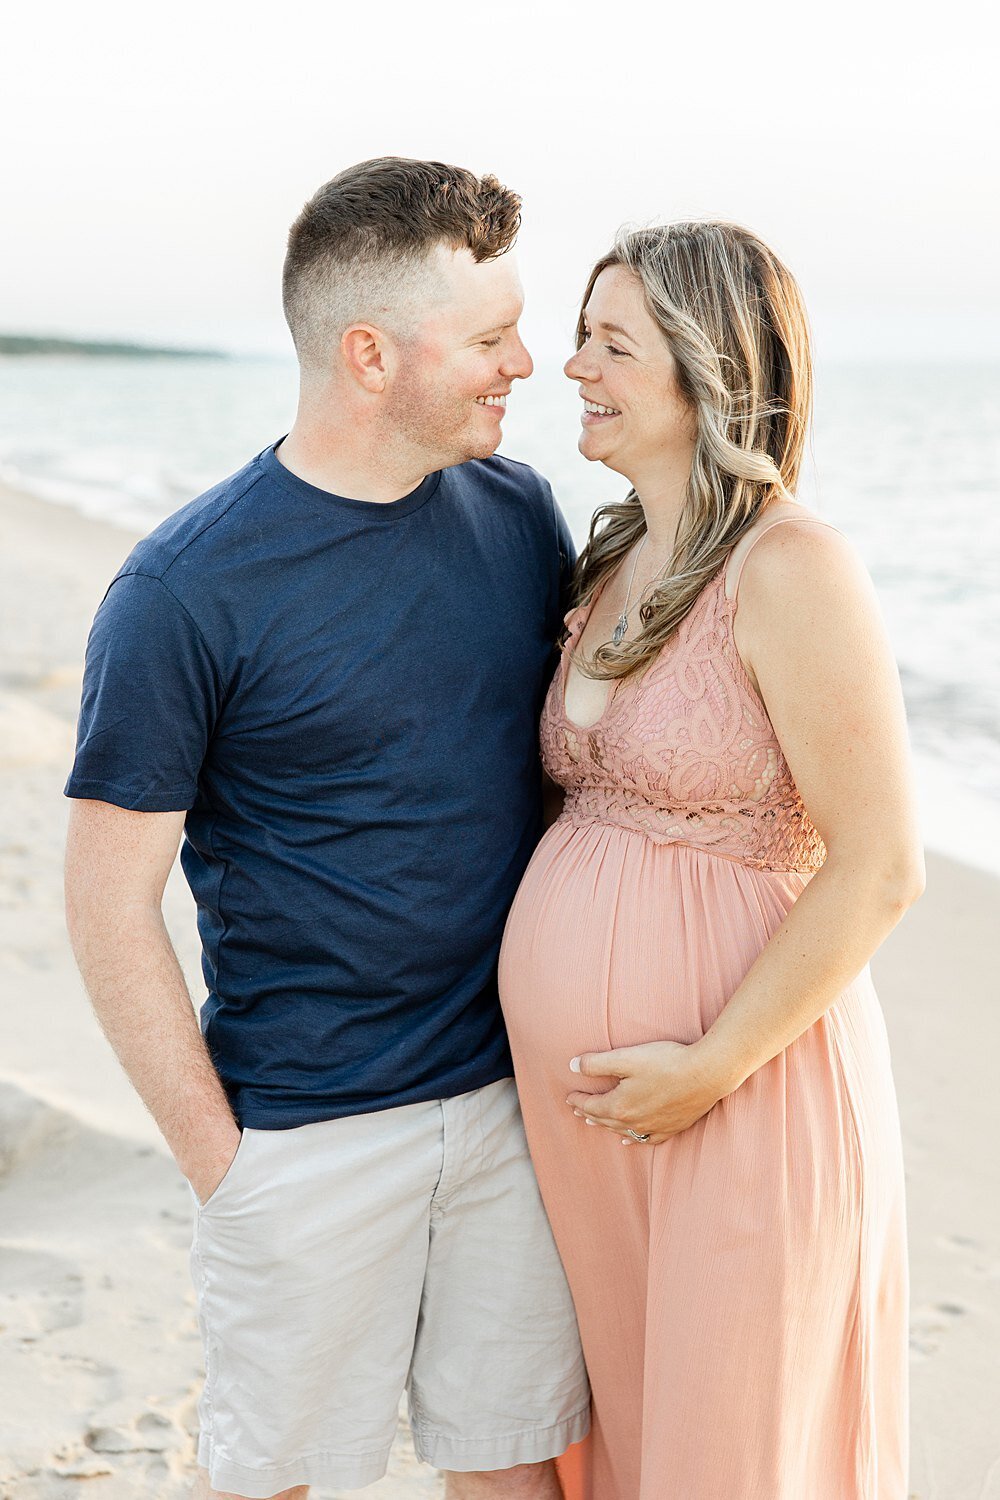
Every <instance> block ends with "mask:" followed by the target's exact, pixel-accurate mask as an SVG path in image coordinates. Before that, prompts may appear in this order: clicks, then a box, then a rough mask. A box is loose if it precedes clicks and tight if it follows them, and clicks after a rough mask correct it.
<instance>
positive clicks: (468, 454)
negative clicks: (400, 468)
mask: <svg viewBox="0 0 1000 1500" xmlns="http://www.w3.org/2000/svg"><path fill="white" fill-rule="evenodd" d="M472 405H473V402H472V401H471V399H470V398H468V397H466V398H465V399H464V400H461V399H460V398H457V397H454V396H448V395H447V394H442V393H441V392H440V391H438V390H437V389H436V387H434V386H433V385H432V383H431V382H430V381H429V380H427V379H422V378H421V377H420V376H419V375H416V374H414V375H405V376H401V377H400V378H399V379H397V381H396V389H395V391H394V393H393V398H392V402H391V405H390V406H389V407H388V408H387V409H386V411H385V414H384V419H383V423H382V437H383V440H384V442H385V444H386V446H387V447H390V446H391V447H392V448H394V449H396V451H398V452H402V451H403V450H408V451H409V452H410V453H413V454H414V455H415V456H416V455H417V454H419V455H421V459H422V462H426V472H427V473H433V472H434V471H435V470H437V469H445V468H450V467H451V466H452V465H454V464H463V463H467V462H468V460H469V459H471V458H489V456H490V455H491V454H492V453H495V452H496V449H497V447H498V446H499V436H498V437H497V440H496V441H492V440H491V438H490V436H489V434H488V433H486V432H482V433H477V431H476V425H477V418H476V413H475V412H474V411H472V409H471V408H472Z"/></svg>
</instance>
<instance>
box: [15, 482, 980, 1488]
mask: <svg viewBox="0 0 1000 1500" xmlns="http://www.w3.org/2000/svg"><path fill="white" fill-rule="evenodd" d="M0 536H2V547H0V610H2V614H0V763H2V764H0V769H2V773H3V776H4V781H5V787H6V796H5V801H4V816H3V820H2V828H3V832H2V841H0V983H2V993H3V997H4V1004H3V1007H2V1009H0V1500H56V1497H58V1500H71V1497H76V1496H78V1495H79V1496H83V1495H86V1496H88V1497H92V1500H125V1497H126V1496H128V1497H132V1496H137V1495H142V1496H144V1497H153V1496H155V1497H163V1500H174V1497H180V1496H182V1495H185V1494H186V1493H187V1489H188V1484H189V1481H190V1476H191V1473H192V1467H193V1455H194V1444H193V1438H194V1431H195V1401H196V1399H197V1392H198V1388H199V1383H200V1379H201V1349H200V1344H199V1339H198V1333H197V1327H196V1323H195V1314H194V1299H193V1294H192V1291H191V1287H190V1282H189V1277H188V1268H187V1252H188V1245H189V1241H190V1230H191V1200H190V1194H189V1190H188V1188H187V1185H186V1184H185V1183H184V1181H183V1180H182V1179H181V1178H180V1176H179V1174H178V1173H177V1171H176V1169H175V1167H174V1166H173V1163H172V1161H171V1160H170V1158H169V1156H168V1154H167V1153H166V1151H165V1148H164V1147H163V1145H162V1142H161V1141H160V1139H159V1136H158V1133H157V1131H156V1129H155V1127H154V1125H153V1124H152V1122H151V1120H150V1119H149V1117H148V1116H147V1115H146V1113H145V1111H144V1109H143V1107H142V1105H141V1104H140V1103H139V1101H138V1099H137V1098H136V1096H135V1095H134V1094H133V1092H132V1090H131V1088H130V1086H129V1084H128V1082H127V1080H126V1079H125V1077H124V1075H123V1074H122V1073H121V1071H120V1069H119V1067H118V1064H117V1063H116V1061H115V1059H114V1057H113V1055H112V1054H111V1051H110V1049H109V1048H108V1046H107V1044H106V1043H105V1042H104V1040H103V1038H102V1036H101V1034H100V1032H99V1030H98V1027H97V1025H96V1023H95V1021H94V1019H93V1017H92V1014H91V1011H90V1007H89V1005H88V1002H87V1000H86V998H85V996H84V994H83V991H82V987H81V984H80V981H79V979H78V977H77V975H76V970H75V966H74V964H73V960H72V956H71V954H70V951H69V946H68V942H67V939H66V937H65V933H64V930H63V921H62V895H61V859H62V844H63V838H64V831H65V820H66V804H65V801H64V799H63V797H62V795H61V791H62V785H63V782H64V779H65V775H66V771H67V767H68V764H69V759H70V756H71V751H72V742H73V724H74V720H75V715H76V707H77V701H78V696H79V686H80V672H81V661H82V654H83V646H84V642H85V639H86V633H87V628H88V625H89V622H90V619H91V617H92V615H93V612H94V610H95V608H96V607H97V604H98V603H99V601H100V598H101V595H102V593H103V591H104V588H105V586H106V584H107V582H108V580H109V579H110V577H111V576H112V574H113V573H114V571H115V570H116V568H117V566H118V564H119V563H120V561H121V560H122V558H123V557H124V556H125V554H126V553H127V552H128V550H129V547H130V545H131V542H132V540H133V539H132V538H131V537H130V536H129V535H128V534H127V533H125V532H123V531H120V530H118V529H117V528H116V527H113V526H109V525H106V524H104V523H101V522H98V521H92V520H89V519H86V518H84V517H82V516H79V515H77V514H76V513H74V512H72V511H69V510H64V509H62V508H60V507H58V506H54V505H49V504H46V503H44V502H41V501H36V500H33V499H31V498H28V497H25V496H22V495H18V494H15V493H13V492H11V491H9V490H0ZM165 908H166V914H167V921H168V925H169V927H170V930H171V933H172V934H173V937H174V941H175V944H176V946H177V949H178V952H179V953H180V956H181V960H182V963H183V964H184V967H185V971H186V972H187V974H188V976H189V982H190V984H191V987H192V990H193V992H194V993H195V994H196V995H200V994H201V992H202V991H201V979H200V971H199V967H198V954H197V942H196V935H195V930H194V920H193V907H192V903H191V900H190V897H189V895H188V893H187V889H186V887H185V885H184V882H183V879H182V878H181V877H180V875H179V872H178V871H177V870H175V872H174V874H173V876H172V877H171V880H170V882H169V884H168V889H167V895H166V901H165ZM998 959H1000V881H998V880H995V879H994V878H993V877H991V876H989V875H986V874H983V873H981V872H979V871H976V870H972V869H970V868H967V867H965V866H962V865H960V864H956V863H955V862H953V861H951V860H949V859H946V858H943V857H941V856H937V855H932V856H931V858H930V860H929V883H928V891H927V894H926V896H925V897H924V899H923V901H922V902H921V903H920V905H919V906H918V907H917V908H916V909H915V910H914V911H913V912H911V913H910V915H909V916H908V917H907V919H906V920H905V921H904V923H903V924H902V925H901V926H900V928H898V929H897V931H896V932H895V933H894V934H893V935H892V937H891V938H890V939H889V941H888V942H887V943H886V944H885V947H884V948H883V950H882V952H881V953H880V954H879V955H878V957H877V959H876V960H875V963H874V966H873V967H874V969H875V976H876V981H877V983H878V987H879V991H880V994H881V996H882V1000H883V1003H884V1006H885V1010H886V1016H887V1020H888V1024H889V1031H890V1036H891V1040H892V1046H893V1056H894V1060H895V1070H896V1078H897V1084H898V1089H899V1096H900V1107H901V1112H902V1118H903V1129H904V1139H905V1148H906V1160H907V1178H908V1186H909V1205H910V1236H911V1260H912V1281H913V1336H912V1371H913V1434H914V1436H913V1477H912V1483H911V1486H910V1488H911V1493H912V1495H913V1496H918V1497H919V1500H1000V1192H998V1191H997V1189H998V1173H997V1170H996V1167H995V1155H996V1143H997V1141H998V1140H1000V1088H998V1086H997V1069H996V1059H997V1057H998V1056H1000V1005H998V1003H997V1002H998V1000H1000V986H998V979H997V975H998V971H1000V963H998ZM314 1493H315V1494H316V1496H317V1500H333V1492H327V1493H326V1494H323V1493H322V1492H320V1491H316V1492H314ZM341 1493H346V1492H341ZM355 1493H361V1492H355ZM363 1493H364V1494H365V1495H371V1496H373V1497H378V1500H416V1497H418V1496H440V1495H441V1493H442V1489H441V1485H440V1481H439V1480H438V1478H437V1477H436V1476H435V1475H434V1473H433V1472H432V1471H431V1470H430V1469H428V1468H427V1467H426V1466H425V1465H420V1464H418V1463H417V1462H416V1460H415V1459H414V1457H413V1453H412V1448H411V1446H410V1445H409V1442H408V1437H407V1433H406V1431H405V1425H401V1431H400V1437H399V1441H398V1442H397V1445H396V1449H395V1451H394V1456H393V1466H392V1470H391V1472H390V1474H389V1476H387V1478H386V1479H384V1480H383V1481H382V1482H381V1483H380V1484H378V1485H375V1486H373V1487H371V1488H369V1489H368V1490H366V1491H364V1492H363ZM720 1500H723V1497H720ZM726 1500H729V1497H726ZM733 1500H735V1497H733ZM803 1500H809V1497H807V1496H803Z"/></svg>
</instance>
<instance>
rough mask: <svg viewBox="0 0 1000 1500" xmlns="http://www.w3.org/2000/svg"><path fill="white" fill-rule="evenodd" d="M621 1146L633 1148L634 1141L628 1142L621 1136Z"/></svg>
mask: <svg viewBox="0 0 1000 1500" xmlns="http://www.w3.org/2000/svg"><path fill="white" fill-rule="evenodd" d="M622 1145H623V1146H634V1145H635V1142H634V1141H630V1140H629V1138H628V1136H627V1135H623V1136H622Z"/></svg>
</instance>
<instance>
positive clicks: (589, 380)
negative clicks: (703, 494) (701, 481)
mask: <svg viewBox="0 0 1000 1500" xmlns="http://www.w3.org/2000/svg"><path fill="white" fill-rule="evenodd" d="M584 325H585V328H586V334H587V337H586V341H585V342H584V344H583V345H582V347H581V348H580V349H579V350H578V352H577V353H576V354H574V355H573V357H572V358H571V359H568V360H567V361H566V364H565V366H564V369H565V372H566V374H567V375H568V376H569V378H570V380H575V381H578V382H579V387H580V396H581V398H582V401H583V412H582V415H581V422H582V424H583V426H582V431H581V433H580V442H579V448H580V452H581V453H582V454H583V456H584V458H587V459H590V460H591V461H592V462H594V461H598V460H599V461H600V462H601V463H603V464H607V466H608V468H609V469H614V470H615V471H616V472H617V473H619V474H624V475H625V477H626V478H628V479H631V480H632V482H633V483H635V482H636V477H637V476H638V475H642V474H647V473H648V472H649V471H650V470H651V469H655V468H656V467H658V466H660V465H662V464H663V463H664V462H665V461H666V462H669V463H670V464H671V467H673V466H675V465H676V464H677V462H678V461H686V462H687V464H688V466H689V467H690V461H691V455H692V454H693V451H694V442H695V436H696V428H695V421H694V414H693V412H692V410H691V408H690V406H689V405H688V403H687V402H686V401H685V400H684V398H683V396H682V395H681V392H680V389H679V386H678V383H677V364H676V361H675V360H674V357H673V355H672V354H671V352H670V348H669V345H668V344H667V341H666V339H665V338H664V337H663V334H662V333H661V332H660V330H659V328H658V327H657V325H656V323H655V322H654V321H653V319H652V317H651V316H650V314H649V312H648V311H647V308H646V304H645V301H644V299H643V294H642V287H641V285H640V283H639V281H638V280H637V279H636V277H635V276H633V275H632V273H631V272H630V271H627V270H626V269H625V268H624V267H623V266H609V267H608V269H607V270H606V271H602V272H601V274H600V276H598V278H597V280H596V282H595V283H594V288H593V291H592V292H591V294H590V300H589V301H588V303H587V306H586V308H585V309H584ZM595 407H597V408H599V409H598V410H595V409H594V408H595Z"/></svg>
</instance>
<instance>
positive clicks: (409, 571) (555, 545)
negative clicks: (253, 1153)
mask: <svg viewBox="0 0 1000 1500" xmlns="http://www.w3.org/2000/svg"><path fill="white" fill-rule="evenodd" d="M571 561H572V542H571V541H570V538H569V533H568V530H567V528H566V523H565V521H564V520H563V518H562V516H561V515H560V513H559V511H558V509H557V507H556V505H555V502H554V500H553V498H552V492H551V490H550V489H549V486H548V484H547V483H546V481H545V480H544V479H542V478H541V476H540V475H538V474H536V473H535V472H534V471H533V470H532V469H530V468H527V467H526V466H525V465H523V464H518V463H512V462H511V461H509V460H507V459H503V458H498V457H494V458H490V459H486V460H484V461H481V462H480V461H474V462H470V463H466V464H462V465H460V466H457V467H455V468H450V469H445V470H443V471H442V472H441V473H438V474H431V475H429V476H428V477H427V478H426V479H425V480H424V481H423V483H422V484H421V485H420V486H419V488H417V489H416V490H414V491H413V493H412V494H410V495H407V496H405V497H404V498H403V499H401V500H397V501H394V502H392V503H390V504H374V503H370V502H366V501H360V500H349V499H344V498H341V497H338V496H336V495H331V494H329V493H327V492H326V491H325V490H321V489H317V488H315V487H314V486H313V485H310V484H307V483H305V482H304V481H303V480H301V479H298V478H297V477H296V476H294V475H293V474H291V473H290V472H289V471H288V470H287V469H285V468H284V466H283V465H282V464H281V463H280V461H279V460H278V459H277V458H276V456H275V454H274V452H273V450H272V449H270V448H268V449H265V451H264V452H263V453H262V454H260V456H259V457H257V458H256V459H254V460H253V462H252V463H250V464H248V465H247V467H246V468H245V469H243V470H241V471H240V473H238V474H236V475H234V476H233V477H232V478H231V479H228V480H226V481H225V482H224V483H222V484H221V485H218V486H217V487H216V488H215V489H212V490H209V491H208V493H207V494H205V495H203V496H202V497H201V498H200V499H198V500H195V501H194V502H193V503H192V504H191V505H188V506H186V507H185V508H184V509H183V510H181V511H179V512H178V513H177V514H176V515H174V516H172V517H171V518H170V519H169V520H167V521H165V522H164V523H163V525H162V526H160V527H158V528H157V530H156V531H154V532H153V533H152V535H150V536H149V537H147V538H146V539H145V540H144V541H142V542H140V543H139V545H138V546H137V547H136V549H135V551H134V552H133V553H132V555H131V556H130V557H129V558H128V560H127V562H126V563H125V564H124V566H123V567H122V569H121V571H120V572H119V574H118V575H117V577H116V578H115V579H114V581H113V582H112V584H111V586H110V588H109V589H108V592H107V594H106V596H105V598H104V601H103V603H102V604H101V607H100V609H99V611H98V613H97V617H96V619H95V621H94V626H93V629H92V631H91V635H90V640H89V643H88V648H87V666H86V673H85V677H84V687H83V703H82V708H81V714H80V726H79V736H78V745H77V753H76V761H75V764H74V767H73V771H72V774H71V776H70V778H69V782H68V783H67V786H66V792H67V795H68V796H71V797H83V798H93V799H96V800H98V801H103V802H111V803H114V804H115V805H117V806H119V807H125V808H135V809H138V810H141V811H146V812H168V811H181V810H184V811H186V812H187V818H186V822H185V833H186V838H185V842H184V845H183V849H182V853H181V861H182V864H183V867H184V872H185V874H186V876H187V879H188V882H189V883H190V886H191V889H192V891H193V893H194V896H195V899H196V901H197V905H198V925H199V930H200V933H201V940H202V947H203V953H204V974H205V982H206V984H207V986H208V991H209V995H208V999H207V1001H206V1003H205V1005H204V1007H203V1010H202V1027H203V1030H204V1033H205V1037H206V1039H207V1042H208V1045H209V1048H210V1051H211V1054H212V1056H213V1058H214V1060H215V1063H216V1066H217V1068H218V1070H219V1074H220V1076H221V1078H222V1080H223V1083H224V1085H225V1087H226V1090H227V1092H228V1094H229V1097H230V1099H231V1101H232V1104H233V1107H234V1109H235V1111H236V1114H237V1117H238V1119H239V1120H240V1121H241V1123H242V1124H244V1125H248V1126H251V1127H253V1128H256V1129H285V1128H288V1127H291V1126H295V1125H300V1124H305V1123H307V1122H309V1121H314V1120H324V1119H332V1118H335V1117H337V1116H341V1115H352V1114H358V1113H361V1112H364V1111H368V1110H378V1109H387V1108H389V1107H390V1106H393V1105H399V1104H409V1103H413V1102H416V1101H418V1100H426V1099H436V1098H446V1097H450V1096H453V1095H455V1094H460V1093H465V1092H466V1091H468V1090H469V1089H474V1088H479V1087H481V1086H483V1085H485V1084H488V1083H493V1082H495V1081H496V1080H497V1079H499V1078H504V1077H509V1076H510V1075H511V1072H512V1068H511V1061H510V1054H509V1051H508V1046H507V1040H506V1036H505V1033H504V1027H503V1019H502V1016H501V1013H500V1008H499V1003H498V999H497V988H496V963H497V955H498V951H499V946H500V938H501V934H502V932H503V925H504V919H505V917H506V914H507V909H508V907H509V905H510V902H511V900H512V898H513V895H514V892H515V890H516V887H517V884H518V881H519V880H520V877H521V875H522V873H523V871H524V868H525V866H526V864H527V862H528V859H529V857H530V855H531V852H532V850H533V848H534V845H535V842H536V840H537V838H538V835H539V825H540V772H539V763H538V752H537V724H538V717H539V712H540V709H541V704H542V699H543V696H544V692H545V688H546V684H547V680H548V676H549V672H550V668H551V655H552V647H553V642H554V640H555V639H556V636H557V634H558V631H559V627H560V623H561V614H562V609H563V607H564V606H563V600H562V593H563V589H564V585H565V581H566V577H567V573H568V568H569V565H570V563H571Z"/></svg>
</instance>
